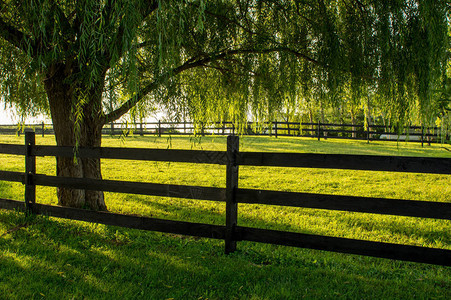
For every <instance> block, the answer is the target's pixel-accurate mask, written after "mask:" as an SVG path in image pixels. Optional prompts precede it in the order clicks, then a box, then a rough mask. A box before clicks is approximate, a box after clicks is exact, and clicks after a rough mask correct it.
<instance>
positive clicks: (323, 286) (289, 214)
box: [0, 136, 451, 299]
mask: <svg viewBox="0 0 451 300" xmlns="http://www.w3.org/2000/svg"><path fill="white" fill-rule="evenodd" d="M0 143H16V144H22V143H23V137H21V138H18V137H13V136H0ZM37 144H54V141H53V137H45V138H42V137H37ZM103 145H104V146H113V147H141V148H160V149H166V148H172V149H204V150H225V147H226V143H225V138H224V137H213V138H202V139H201V140H200V141H199V140H197V139H190V138H187V137H172V138H171V139H168V138H154V137H136V136H134V137H128V138H126V139H118V138H109V137H106V138H104V140H103ZM240 150H241V151H278V152H316V153H350V154H371V155H403V156H428V157H448V158H451V152H449V151H447V150H445V149H443V148H442V147H441V145H433V146H425V147H424V148H422V147H421V145H419V144H416V143H409V144H408V143H396V142H371V143H370V144H367V143H366V142H365V141H362V142H359V141H347V140H331V139H329V140H322V141H320V142H318V141H316V140H314V139H307V138H279V139H275V138H269V137H260V138H256V137H244V138H241V144H240ZM54 164H55V159H54V158H38V159H37V171H38V173H43V174H51V175H53V174H54V173H55V165H54ZM23 168H24V162H23V157H20V156H9V155H0V169H2V170H16V171H22V170H23ZM102 168H103V174H104V178H105V179H119V180H132V181H144V182H158V183H172V184H190V185H200V186H216V187H224V186H225V173H224V172H225V167H223V166H217V165H194V164H183V163H162V162H158V163H156V162H141V161H119V160H118V161H115V160H104V161H103V162H102ZM239 184H240V187H246V188H261V189H271V190H282V191H299V192H316V193H327V194H340V195H358V196H375V197H386V198H397V199H411V200H422V201H442V202H451V178H450V176H449V175H432V174H408V173H395V172H370V171H349V170H348V171H347V170H328V169H308V168H263V167H241V168H240V183H239ZM0 197H2V198H9V199H16V200H22V199H23V186H22V185H21V184H14V183H7V182H0ZM37 199H38V202H40V203H48V204H56V203H57V200H56V197H55V189H53V188H44V187H39V188H38V191H37ZM106 199H107V205H108V208H109V210H110V211H113V212H120V213H127V214H137V215H145V216H152V217H157V218H165V219H171V220H183V221H191V222H205V223H210V224H224V223H225V206H224V204H222V203H210V202H208V201H196V200H187V199H175V198H158V197H147V196H136V195H123V194H114V193H106ZM238 222H239V224H240V225H243V226H251V227H260V228H271V229H277V230H288V231H294V232H303V233H313V234H322V235H328V236H337V237H347V238H356V239H364V240H373V241H383V242H392V243H402V244H408V245H419V246H426V247H435V248H442V249H451V222H450V221H444V220H428V219H421V218H409V217H395V216H382V215H373V214H361V213H348V212H334V211H325V210H314V209H299V208H282V207H270V206H264V205H240V207H239V220H238ZM223 251H224V249H223V241H216V240H209V239H198V238H190V237H183V236H178V235H171V234H161V233H156V232H144V231H139V230H129V229H124V228H119V227H112V226H105V225H97V224H89V223H85V222H76V221H68V220H62V219H56V218H49V217H32V218H25V216H24V215H23V214H21V213H15V212H11V211H5V210H2V211H0V298H12V299H24V298H32V299H33V298H36V299H41V298H42V299H45V298H49V299H72V298H74V299H85V298H86V299H99V298H100V299H124V298H125V299H169V298H174V299H207V298H208V299H299V298H307V299H318V298H319V299H331V298H342V299H357V298H358V299H361V298H371V299H387V298H388V299H390V298H398V299H409V298H418V299H424V298H428V299H434V298H437V299H447V298H449V296H450V295H451V268H449V267H440V266H433V265H426V264H418V263H409V262H401V261H393V260H388V259H378V258H371V257H363V256H356V255H346V254H337V253H330V252H325V251H316V250H308V249H298V248H291V247H283V246H273V245H266V244H258V243H251V242H240V243H239V244H238V251H237V252H235V253H233V254H231V255H224V254H223Z"/></svg>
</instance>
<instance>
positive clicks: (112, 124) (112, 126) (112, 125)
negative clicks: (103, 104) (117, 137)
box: [110, 122, 114, 135]
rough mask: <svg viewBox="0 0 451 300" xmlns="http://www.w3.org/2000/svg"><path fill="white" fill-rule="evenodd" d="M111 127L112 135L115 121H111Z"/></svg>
mask: <svg viewBox="0 0 451 300" xmlns="http://www.w3.org/2000/svg"><path fill="white" fill-rule="evenodd" d="M110 127H111V132H110V134H111V135H114V123H113V122H111V123H110Z"/></svg>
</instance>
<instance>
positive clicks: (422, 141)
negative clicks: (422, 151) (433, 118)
mask: <svg viewBox="0 0 451 300" xmlns="http://www.w3.org/2000/svg"><path fill="white" fill-rule="evenodd" d="M423 144H424V126H423V125H421V147H423Z"/></svg>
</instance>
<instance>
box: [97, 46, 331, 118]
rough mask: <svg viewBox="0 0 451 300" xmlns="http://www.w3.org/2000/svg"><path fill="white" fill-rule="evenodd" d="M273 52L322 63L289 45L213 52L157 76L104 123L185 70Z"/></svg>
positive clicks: (118, 115) (107, 116)
mask: <svg viewBox="0 0 451 300" xmlns="http://www.w3.org/2000/svg"><path fill="white" fill-rule="evenodd" d="M272 52H288V53H291V54H293V55H294V56H296V57H297V58H298V59H304V60H307V61H309V62H312V63H314V64H316V65H321V66H323V64H321V63H320V62H318V61H317V60H315V59H313V58H311V57H309V56H307V55H305V54H302V53H299V52H296V51H295V50H293V49H290V48H287V47H276V48H269V49H235V50H226V51H223V52H220V53H217V54H213V55H210V56H204V57H200V58H191V59H189V60H187V61H186V62H185V63H184V64H183V65H181V66H178V67H176V68H174V69H172V70H170V71H168V72H166V73H164V74H161V75H160V76H159V77H158V78H156V79H155V80H154V81H152V82H151V83H149V84H148V85H146V86H145V87H144V88H143V89H141V90H140V91H139V92H138V94H137V95H135V96H133V97H131V98H130V99H128V100H127V101H126V102H125V103H123V104H122V105H121V106H120V107H118V108H117V109H115V110H113V111H112V112H111V113H109V114H107V115H106V116H105V118H104V123H103V124H106V123H110V122H112V121H115V120H117V119H119V118H120V117H122V116H123V115H124V114H126V113H127V112H128V111H129V110H130V109H131V108H133V107H134V106H135V105H136V104H137V103H138V102H140V101H141V100H142V99H143V98H144V97H145V96H146V95H148V94H149V93H150V92H152V91H153V90H155V89H156V88H157V87H158V86H160V85H161V84H163V83H164V82H166V81H167V80H168V79H169V78H171V77H174V76H176V75H178V74H180V73H182V72H183V71H186V70H190V69H193V68H196V67H200V66H204V65H205V64H208V63H211V62H214V61H218V60H222V59H225V58H227V57H229V56H233V55H240V54H261V53H272Z"/></svg>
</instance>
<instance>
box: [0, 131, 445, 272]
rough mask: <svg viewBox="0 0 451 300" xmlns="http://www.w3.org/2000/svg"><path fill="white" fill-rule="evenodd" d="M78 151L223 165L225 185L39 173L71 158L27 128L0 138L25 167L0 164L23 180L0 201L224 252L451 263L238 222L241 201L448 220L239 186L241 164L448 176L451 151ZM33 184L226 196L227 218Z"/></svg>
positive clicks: (419, 250) (441, 208) (422, 253)
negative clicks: (126, 206)
mask: <svg viewBox="0 0 451 300" xmlns="http://www.w3.org/2000/svg"><path fill="white" fill-rule="evenodd" d="M77 153H78V156H79V157H81V158H108V159H123V160H144V161H167V162H185V163H195V164H218V165H225V166H226V170H225V174H224V175H225V177H226V187H225V188H217V187H200V186H186V185H174V184H156V183H146V182H130V181H117V180H101V179H90V178H71V177H58V176H48V175H42V174H37V173H36V158H37V157H43V156H55V157H73V156H74V149H73V148H72V147H59V146H40V145H36V144H35V133H34V132H26V133H25V145H11V144H0V154H9V155H22V156H25V172H13V171H3V170H0V180H4V181H11V182H21V183H23V184H24V185H25V196H24V200H25V201H17V200H10V199H1V197H0V208H3V209H9V210H22V211H27V212H28V213H32V214H41V215H47V216H53V217H59V218H66V219H72V220H81V221H87V222H93V223H101V224H107V225H114V226H122V227H128V228H135V229H141V230H150V231H160V232H167V233H173V234H183V235H190V236H198V237H206V238H213V239H222V240H224V241H225V252H226V253H231V252H234V251H235V250H236V248H237V242H240V241H252V242H260V243H268V244H276V245H285V246H292V247H300V248H310V249H317V250H326V251H333V252H340V253H350V254H358V255H366V256H374V257H382V258H390V259H397V260H406V261H413V262H422V263H429V264H437V265H444V266H451V250H447V249H439V248H429V247H420V246H411V245H402V244H393V243H385V242H375V241H367V240H356V239H349V238H339V237H332V236H322V235H313V234H304V233H297V232H287V231H278V230H270V229H261V228H251V227H243V226H239V224H238V220H239V219H238V204H239V203H247V204H263V205H275V206H289V207H303V208H314V209H326V210H338V211H349V212H360V213H373V214H387V215H397V216H409V217H417V218H433V219H443V220H451V203H446V202H429V201H413V200H398V199H385V198H373V197H358V196H342V195H341V196H340V195H327V194H315V193H299V192H282V191H271V190H257V189H243V188H239V185H238V181H239V176H238V172H239V167H240V166H266V167H286V168H291V167H302V168H327V169H346V170H367V171H390V172H414V173H431V174H444V175H448V176H449V175H450V174H451V159H450V158H424V157H400V156H375V155H344V154H317V153H270V152H240V151H239V137H238V136H228V137H227V151H199V150H172V149H140V148H108V147H101V148H79V149H78V151H77ZM36 186H51V187H63V188H71V189H84V190H98V191H108V192H116V193H129V194H141V195H153V196H160V197H173V198H185V199H193V200H208V201H218V202H225V204H226V211H225V225H214V224H204V223H192V222H184V221H183V222H182V221H173V220H165V219H157V218H149V217H138V216H133V215H124V214H118V213H109V212H97V211H90V210H83V209H77V208H68V207H59V206H52V205H45V204H39V203H37V201H36V200H37V199H36Z"/></svg>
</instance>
